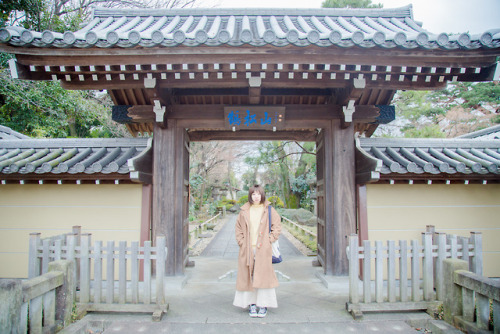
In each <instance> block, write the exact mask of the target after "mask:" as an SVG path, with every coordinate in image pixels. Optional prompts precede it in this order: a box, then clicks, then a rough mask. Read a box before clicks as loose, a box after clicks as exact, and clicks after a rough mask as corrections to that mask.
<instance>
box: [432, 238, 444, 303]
mask: <svg viewBox="0 0 500 334" xmlns="http://www.w3.org/2000/svg"><path fill="white" fill-rule="evenodd" d="M437 245H438V249H437V255H438V256H437V261H436V275H435V277H436V282H435V283H434V286H435V287H436V294H437V300H443V261H444V260H445V259H446V234H445V233H442V232H438V233H437Z"/></svg>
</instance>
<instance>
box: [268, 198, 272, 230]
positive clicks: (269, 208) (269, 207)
mask: <svg viewBox="0 0 500 334" xmlns="http://www.w3.org/2000/svg"><path fill="white" fill-rule="evenodd" d="M267 209H268V210H269V233H270V232H271V209H272V206H270V205H269V206H268V207H267Z"/></svg>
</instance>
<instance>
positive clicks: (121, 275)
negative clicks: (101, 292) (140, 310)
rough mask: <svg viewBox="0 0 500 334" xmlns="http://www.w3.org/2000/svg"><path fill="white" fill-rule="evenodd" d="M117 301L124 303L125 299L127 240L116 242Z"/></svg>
mask: <svg viewBox="0 0 500 334" xmlns="http://www.w3.org/2000/svg"><path fill="white" fill-rule="evenodd" d="M118 247H119V248H118V252H119V253H118V292H119V293H118V302H119V303H120V304H125V302H126V301H127V256H126V255H127V242H126V241H120V242H119V244H118Z"/></svg>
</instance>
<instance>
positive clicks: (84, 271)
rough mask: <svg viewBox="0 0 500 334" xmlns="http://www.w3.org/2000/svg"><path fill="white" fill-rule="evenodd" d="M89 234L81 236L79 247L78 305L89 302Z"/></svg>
mask: <svg viewBox="0 0 500 334" xmlns="http://www.w3.org/2000/svg"><path fill="white" fill-rule="evenodd" d="M90 237H91V234H90V233H84V234H82V235H81V245H80V303H88V302H89V301H90Z"/></svg>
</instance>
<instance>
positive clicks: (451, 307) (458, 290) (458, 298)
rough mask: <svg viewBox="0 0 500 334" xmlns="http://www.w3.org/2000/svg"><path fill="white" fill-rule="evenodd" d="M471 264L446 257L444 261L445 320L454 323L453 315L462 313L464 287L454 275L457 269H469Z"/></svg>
mask: <svg viewBox="0 0 500 334" xmlns="http://www.w3.org/2000/svg"><path fill="white" fill-rule="evenodd" d="M468 266H469V264H468V263H467V262H465V261H463V260H458V259H446V260H444V261H443V279H444V298H443V311H444V320H445V321H446V322H447V323H449V324H453V317H454V316H456V315H462V305H463V304H462V287H461V286H458V285H456V284H455V282H454V281H453V275H454V273H455V271H457V270H467V268H468Z"/></svg>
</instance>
